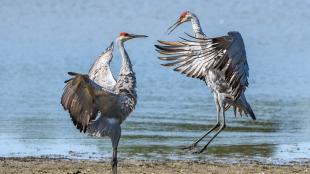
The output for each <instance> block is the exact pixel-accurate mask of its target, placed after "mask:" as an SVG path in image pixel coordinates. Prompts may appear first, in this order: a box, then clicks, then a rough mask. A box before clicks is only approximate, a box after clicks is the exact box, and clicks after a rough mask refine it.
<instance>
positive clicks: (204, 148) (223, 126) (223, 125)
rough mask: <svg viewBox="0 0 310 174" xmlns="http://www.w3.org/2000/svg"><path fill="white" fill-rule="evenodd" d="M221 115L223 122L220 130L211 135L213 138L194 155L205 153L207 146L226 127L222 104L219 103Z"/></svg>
mask: <svg viewBox="0 0 310 174" xmlns="http://www.w3.org/2000/svg"><path fill="white" fill-rule="evenodd" d="M221 113H222V116H223V120H222V122H221V127H220V129H219V130H218V131H217V132H216V133H215V134H214V135H213V137H212V138H211V139H210V140H209V141H208V143H207V144H206V145H205V146H204V147H203V148H202V149H201V150H199V151H197V152H195V153H202V152H203V151H205V150H206V149H207V147H208V145H209V144H210V143H211V142H212V141H213V139H214V138H215V137H216V136H217V135H218V134H219V133H220V132H221V131H222V130H223V129H225V127H226V122H225V107H224V104H223V102H221Z"/></svg>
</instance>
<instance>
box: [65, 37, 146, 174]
mask: <svg viewBox="0 0 310 174" xmlns="http://www.w3.org/2000/svg"><path fill="white" fill-rule="evenodd" d="M142 37H147V36H145V35H134V34H128V33H126V32H121V33H120V35H119V37H118V38H117V39H116V41H117V44H118V46H119V50H120V53H121V56H122V66H121V69H120V73H119V76H118V79H117V81H115V80H114V78H113V76H112V73H111V70H110V67H109V63H110V61H111V59H112V52H113V43H112V44H111V45H110V47H108V48H107V50H106V52H104V53H103V54H102V55H101V56H100V58H99V59H98V60H96V62H95V63H94V65H93V66H92V67H91V69H90V71H89V74H88V75H85V74H79V73H74V72H69V73H68V74H69V75H71V76H72V78H71V79H69V80H67V81H65V83H66V86H65V89H64V92H63V95H62V97H61V104H62V106H63V107H64V109H65V110H68V112H69V114H70V117H71V119H72V121H73V124H74V125H75V126H76V127H77V128H78V129H79V130H80V131H81V132H84V133H85V132H87V133H89V134H90V135H93V136H97V137H103V136H108V137H110V138H111V141H112V150H113V155H112V162H111V164H112V173H113V174H117V147H118V142H119V139H120V137H121V124H122V122H123V121H124V120H125V119H126V118H127V117H128V116H129V114H130V113H131V112H132V111H133V110H134V108H135V106H136V103H137V94H136V77H135V73H134V71H133V69H132V64H131V62H130V59H129V56H128V54H127V52H126V50H125V48H124V42H125V41H127V40H129V39H133V38H142ZM99 113H100V114H99Z"/></svg>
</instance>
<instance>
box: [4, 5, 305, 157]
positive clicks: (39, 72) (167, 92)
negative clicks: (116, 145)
mask: <svg viewBox="0 0 310 174" xmlns="http://www.w3.org/2000/svg"><path fill="white" fill-rule="evenodd" d="M168 6H169V7H172V8H170V9H169V10H168V11H167V10H165V9H166V7H168ZM125 7H126V12H125V11H124V10H123V9H124V8H125ZM309 7H310V4H309V2H308V1H306V0H304V1H301V2H300V3H295V2H290V1H270V2H269V1H268V2H266V3H261V1H259V0H254V1H251V2H244V1H239V0H232V1H229V2H225V3H221V2H205V1H195V3H192V2H191V1H182V2H180V3H178V4H175V3H174V2H172V1H171V2H169V1H161V3H158V2H157V1H148V2H147V3H145V2H144V1H139V0H135V2H133V1H130V2H128V1H123V2H122V3H116V2H114V1H100V2H99V1H91V2H88V1H87V2H84V1H83V2H79V1H65V2H57V1H53V2H45V3H41V2H39V0H30V1H28V2H27V4H25V3H20V4H19V5H16V4H15V2H9V1H8V2H0V20H1V23H0V37H1V40H0V60H1V63H0V69H1V70H2V71H1V73H0V81H1V83H0V89H1V90H0V96H1V99H0V108H1V109H0V123H2V124H1V126H0V156H41V155H55V156H61V157H62V156H64V157H69V158H92V159H101V158H106V157H108V158H109V157H110V151H111V147H110V146H111V144H110V140H109V139H108V138H105V139H96V138H92V137H88V136H86V135H82V134H80V133H79V132H78V131H77V130H76V129H75V128H74V126H73V125H72V123H71V121H70V119H69V117H68V115H67V113H66V112H64V111H63V110H62V108H61V106H60V103H59V102H60V95H61V93H62V89H63V86H64V84H63V81H64V80H65V79H66V78H67V76H66V72H67V71H77V72H87V71H88V68H89V66H90V65H91V64H92V62H93V61H94V58H95V57H97V56H98V55H99V54H100V53H101V52H102V51H103V50H104V49H105V47H106V46H107V45H108V44H109V42H110V41H111V40H112V39H114V38H115V36H116V35H117V33H118V32H120V31H128V32H129V31H132V32H133V33H141V34H147V35H149V36H150V37H149V39H147V40H144V41H141V42H139V43H138V42H134V41H133V42H132V43H129V44H128V45H126V46H127V47H130V49H129V48H128V50H130V52H129V55H132V57H134V58H135V59H133V60H132V62H133V64H134V70H135V71H136V74H137V79H138V96H139V101H138V105H137V109H136V111H135V112H134V113H133V114H132V115H131V116H130V117H129V118H128V120H127V121H126V122H125V123H124V125H123V137H122V139H121V142H120V153H123V154H124V155H121V156H122V157H123V158H136V159H198V160H200V159H201V160H203V159H207V160H213V159H219V158H244V157H245V158H249V159H256V158H260V157H261V158H266V159H272V160H273V159H281V160H284V161H285V162H287V161H291V160H296V159H299V158H306V159H309V158H310V152H309V140H310V127H309V124H310V117H309V114H310V109H309V105H310V90H308V87H309V85H310V80H309V78H308V74H309V73H310V72H309V67H308V66H309V64H310V61H309V60H310V59H308V58H306V57H307V56H308V55H309V49H308V45H310V37H309V35H306V34H304V33H309V27H308V23H307V21H308V19H309V17H310V11H309V10H308V9H309ZM219 8H220V9H221V10H220V11H221V13H220V14H219V13H218V10H219ZM185 9H188V10H191V11H193V12H195V13H197V14H199V17H200V18H201V23H202V25H203V26H205V27H204V28H205V32H206V33H207V34H208V35H210V36H216V35H223V34H224V33H226V32H227V31H229V30H238V31H240V32H241V33H242V34H243V37H244V40H245V43H246V48H247V56H248V60H249V64H250V69H251V70H250V88H249V89H248V90H247V91H246V95H247V98H248V100H249V102H250V103H251V105H252V108H253V110H254V112H255V113H256V116H257V118H258V119H257V120H256V121H252V120H250V119H249V118H246V117H242V118H240V117H237V118H235V117H234V116H233V114H232V112H231V111H230V112H228V113H227V124H228V125H227V128H226V129H225V130H224V132H223V133H222V134H220V135H219V136H218V138H217V139H216V140H215V141H214V142H213V143H212V144H211V146H210V147H209V149H208V152H207V153H205V154H201V155H193V154H191V153H189V152H184V151H182V150H181V147H184V146H185V145H188V144H190V143H192V141H193V140H195V139H196V138H198V137H200V136H201V135H202V134H203V133H204V132H205V131H206V130H208V129H209V128H210V127H211V126H212V125H213V124H214V123H215V119H216V117H215V113H216V112H215V107H214V104H213V99H212V95H210V92H209V90H208V89H207V87H206V86H205V84H204V83H203V82H200V81H198V80H196V79H188V78H185V77H182V76H181V75H180V74H177V73H175V72H173V71H171V70H168V69H164V68H162V67H161V66H160V65H159V64H160V62H159V61H158V60H157V58H156V57H157V55H156V53H155V51H154V47H153V45H154V44H155V40H156V39H164V38H166V39H167V38H170V39H177V38H176V37H175V36H180V35H182V34H183V33H182V32H183V31H187V32H190V31H191V30H190V27H189V25H184V26H181V28H179V29H178V30H177V31H176V32H175V34H174V35H169V36H167V35H166V34H164V30H165V29H166V28H167V27H168V26H169V25H170V24H171V21H174V20H175V18H176V17H177V16H178V15H179V13H180V12H181V11H183V10H185ZM287 11H290V12H291V13H286V12H287ZM116 14H117V15H116ZM231 14H234V15H231ZM141 26H143V27H141ZM279 28H281V29H283V30H281V32H279ZM296 31H298V32H297V33H296ZM292 33H294V34H292ZM301 40H302V43H303V44H300V43H301ZM142 42H143V43H142ZM287 43H290V44H287ZM288 50H289V51H288ZM119 65H120V59H119V53H118V52H115V55H114V60H113V62H112V69H113V70H114V73H115V74H117V73H118V69H119ZM206 140H207V139H206ZM203 143H206V141H205V142H202V143H201V144H200V145H201V146H202V145H204V144H203ZM273 162H274V161H273Z"/></svg>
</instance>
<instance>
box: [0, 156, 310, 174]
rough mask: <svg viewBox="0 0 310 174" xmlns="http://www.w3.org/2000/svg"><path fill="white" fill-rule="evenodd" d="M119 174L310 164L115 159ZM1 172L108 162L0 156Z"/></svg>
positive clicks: (86, 168)
mask: <svg viewBox="0 0 310 174" xmlns="http://www.w3.org/2000/svg"><path fill="white" fill-rule="evenodd" d="M118 170H119V173H120V174H166V173H167V174H208V173H210V174H211V173H212V174H215V173H221V174H222V173H240V174H242V173H244V174H248V173H261V174H262V173H264V174H267V173H279V174H280V173H281V174H282V173H304V174H306V173H310V163H309V162H307V163H303V164H294V165H293V164H292V165H266V164H259V163H256V162H253V163H250V164H220V163H209V162H202V161H165V162H158V161H127V160H121V161H120V162H119V169H118ZM0 173H1V174H15V173H23V174H43V173H45V174H49V173H53V174H60V173H65V174H86V173H87V174H97V173H98V174H99V173H101V174H102V173H104V174H106V173H107V174H108V173H110V164H109V162H108V161H90V160H69V159H50V158H0Z"/></svg>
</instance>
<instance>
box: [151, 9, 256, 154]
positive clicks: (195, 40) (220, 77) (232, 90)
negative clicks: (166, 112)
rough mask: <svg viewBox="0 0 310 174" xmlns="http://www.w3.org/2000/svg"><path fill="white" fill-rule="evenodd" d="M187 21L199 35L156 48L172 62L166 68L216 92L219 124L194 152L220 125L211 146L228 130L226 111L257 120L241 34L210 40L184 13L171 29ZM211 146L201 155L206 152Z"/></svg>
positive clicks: (162, 44) (163, 42) (229, 34)
mask: <svg viewBox="0 0 310 174" xmlns="http://www.w3.org/2000/svg"><path fill="white" fill-rule="evenodd" d="M187 21H191V23H192V27H193V31H194V34H195V36H191V35H189V34H187V33H186V34H187V36H189V37H190V39H186V38H182V37H181V39H182V41H177V42H169V41H159V43H160V45H155V47H156V48H157V51H158V52H159V53H160V54H162V55H164V56H162V57H159V59H161V60H163V61H167V62H168V63H164V64H162V65H163V66H168V67H170V66H171V67H174V70H175V71H178V72H180V73H182V74H184V75H186V76H188V77H192V78H198V79H201V80H203V81H205V83H206V84H207V85H208V87H209V88H210V89H211V91H212V92H213V93H214V98H215V103H216V106H217V112H218V116H217V120H218V121H217V124H216V125H215V126H214V127H213V128H211V129H210V130H209V131H208V132H207V134H205V135H204V136H203V137H202V138H200V139H199V140H198V141H196V142H195V143H194V144H193V145H191V146H190V147H189V148H190V149H192V148H193V147H195V146H196V145H197V143H198V142H199V141H201V140H202V139H203V138H204V137H205V136H206V135H208V134H209V133H210V132H212V131H213V130H214V129H216V128H217V127H218V126H220V130H219V131H218V132H217V133H216V134H215V135H214V136H213V137H212V138H211V140H210V141H209V142H208V144H209V143H210V142H211V141H212V140H213V139H214V138H215V137H216V136H217V134H218V133H219V132H220V131H221V130H222V129H224V128H225V111H226V110H227V109H228V108H230V107H231V106H233V109H234V111H235V115H236V112H237V111H238V112H239V113H240V114H242V113H245V114H246V115H250V116H251V118H252V119H254V120H255V115H254V113H253V111H252V109H251V107H250V105H249V104H248V103H247V101H246V98H245V96H244V92H245V90H246V87H247V86H248V76H249V67H248V63H247V57H246V52H245V47H244V43H243V39H242V37H241V34H240V33H239V32H236V31H231V32H228V35H226V36H221V37H215V38H208V37H206V35H205V34H204V33H203V32H202V29H201V27H200V23H199V20H198V18H197V17H196V15H194V14H193V13H191V12H188V11H187V12H184V13H182V14H181V16H180V19H179V20H178V21H177V22H176V23H175V24H174V25H173V26H172V27H170V30H171V31H172V30H174V29H175V28H176V27H177V26H179V25H180V24H182V23H184V22H187ZM171 31H170V32H171ZM220 112H221V114H222V116H221V115H220ZM220 117H221V118H220ZM220 119H222V120H220ZM208 144H207V145H206V146H205V147H204V148H203V149H202V150H201V151H199V152H202V151H203V150H205V149H206V147H207V146H208Z"/></svg>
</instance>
